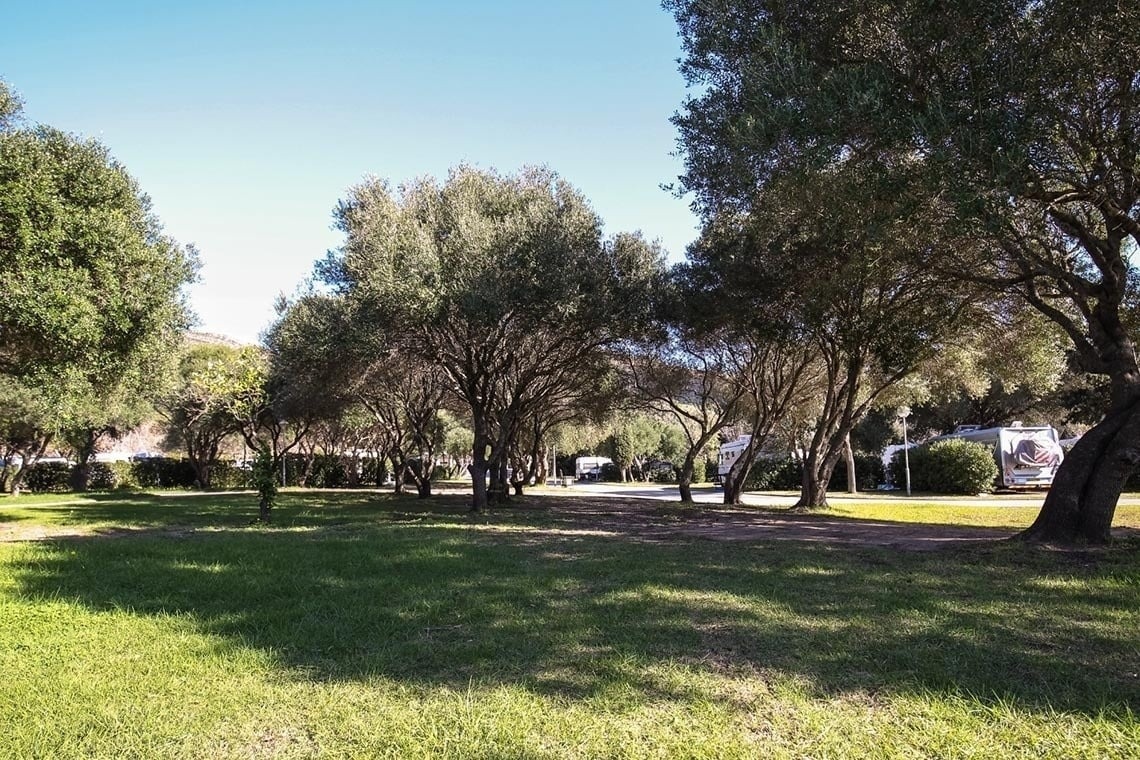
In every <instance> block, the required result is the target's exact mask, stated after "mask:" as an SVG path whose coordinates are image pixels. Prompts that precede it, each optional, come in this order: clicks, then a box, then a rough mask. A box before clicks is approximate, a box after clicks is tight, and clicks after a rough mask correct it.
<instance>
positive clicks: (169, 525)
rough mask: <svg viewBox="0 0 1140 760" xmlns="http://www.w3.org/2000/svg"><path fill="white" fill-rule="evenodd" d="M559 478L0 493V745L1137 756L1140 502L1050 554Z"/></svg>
mask: <svg viewBox="0 0 1140 760" xmlns="http://www.w3.org/2000/svg"><path fill="white" fill-rule="evenodd" d="M564 490H565V491H566V492H569V493H566V494H564V493H563V492H562V491H559V490H555V489H550V490H549V491H548V492H547V494H546V495H542V496H534V497H528V498H526V499H524V500H522V501H519V502H516V503H515V504H514V505H512V506H511V507H509V508H505V509H498V510H495V511H493V512H491V513H490V514H485V515H478V516H472V515H469V514H467V512H466V500H465V498H464V497H463V496H462V495H460V494H444V495H441V496H439V497H437V498H434V499H432V500H430V501H427V502H420V501H417V500H415V499H414V498H394V497H392V496H390V495H387V494H376V493H372V492H347V493H346V492H338V493H332V492H303V491H291V492H286V493H285V494H284V496H283V501H282V505H281V507H280V509H279V510H278V511H277V514H276V519H275V523H274V524H273V525H272V526H269V527H264V526H258V525H251V524H250V520H251V518H252V517H253V516H254V515H255V514H256V507H255V497H254V496H253V495H251V494H124V495H107V496H82V497H59V496H56V497H48V496H44V497H21V498H19V499H10V500H0V683H2V684H3V689H2V690H0V722H2V723H3V725H5V726H6V730H5V732H3V733H2V734H0V755H3V756H14V757H15V756H20V757H35V756H41V757H49V756H50V757H91V756H109V755H115V756H119V757H152V756H189V757H216V756H222V757H310V756H330V757H334V756H335V757H341V756H353V755H357V756H392V757H405V756H421V757H427V756H444V757H445V756H454V757H471V756H486V757H502V756H513V757H542V756H550V757H567V756H580V757H604V756H622V757H660V756H690V757H691V756H697V757H700V756H706V757H732V756H738V757H754V756H772V757H800V756H804V755H814V756H818V757H846V756H853V755H867V754H874V755H877V756H882V757H914V756H939V757H946V756H974V755H983V754H984V755H991V756H1002V757H1006V756H1009V757H1017V756H1025V757H1029V756H1032V757H1040V756H1046V757H1048V756H1054V757H1074V756H1077V757H1079V756H1087V757H1094V756H1095V757H1112V756H1117V757H1127V756H1134V753H1135V747H1136V746H1140V724H1138V722H1137V720H1136V714H1137V708H1138V706H1140V638H1138V635H1137V630H1140V539H1138V538H1137V537H1136V536H1135V534H1134V532H1133V531H1135V529H1137V528H1140V507H1136V506H1132V505H1125V506H1122V507H1121V509H1120V510H1119V512H1118V521H1117V523H1118V525H1119V526H1121V527H1122V528H1123V530H1122V531H1121V540H1120V541H1119V542H1118V545H1116V546H1115V547H1113V548H1110V549H1106V550H1097V551H1081V552H1072V551H1066V552H1060V551H1041V550H1036V549H1030V548H1027V547H1022V546H1018V545H1016V544H1011V543H1009V542H1003V541H995V540H994V539H995V538H1001V537H1004V536H1007V535H1010V534H1011V533H1012V532H1014V531H1015V530H1016V529H1017V528H1018V527H1019V526H1021V525H1023V524H1025V519H1024V517H1023V512H1024V513H1028V514H1029V519H1032V512H1033V509H1032V507H1023V506H1009V507H981V506H974V505H971V504H969V503H968V502H965V503H964V502H959V501H953V502H924V501H921V500H919V501H911V502H905V501H893V500H891V499H882V498H877V499H860V500H846V499H844V500H836V501H835V502H834V503H833V509H832V510H831V511H829V512H828V513H826V514H822V515H812V516H809V517H808V518H792V517H791V516H790V515H787V514H784V513H782V512H781V511H778V510H763V509H758V508H724V507H719V506H718V507H696V508H688V509H683V508H681V507H680V506H679V505H674V504H667V503H662V502H660V501H653V500H641V499H633V498H629V496H627V497H626V498H614V497H613V496H604V495H601V494H595V493H590V492H589V491H588V490H579V489H574V488H570V489H564ZM575 492H577V493H575ZM860 536H862V537H861V538H860ZM915 549H922V551H915Z"/></svg>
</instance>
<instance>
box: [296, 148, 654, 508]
mask: <svg viewBox="0 0 1140 760" xmlns="http://www.w3.org/2000/svg"><path fill="white" fill-rule="evenodd" d="M335 216H336V221H337V226H338V228H339V229H340V230H341V232H343V233H344V235H345V241H344V244H343V245H342V246H341V247H340V249H338V250H337V251H334V252H332V253H330V255H329V257H328V258H327V259H326V260H325V261H324V262H323V263H322V264H321V265H319V267H318V273H319V275H320V276H321V278H322V279H323V280H324V282H325V283H326V284H327V285H329V286H331V288H332V289H333V291H334V292H335V293H337V294H339V295H341V296H343V297H344V298H346V299H347V300H348V301H349V302H351V303H352V304H353V307H352V312H353V314H354V319H356V320H358V324H359V325H362V326H366V325H373V326H375V329H376V330H377V331H378V332H380V333H382V334H383V335H385V336H388V337H390V339H391V341H392V342H393V345H395V346H398V347H399V348H400V350H403V351H408V352H411V353H414V354H416V355H418V356H420V357H422V358H423V359H424V360H425V361H428V362H432V363H434V364H435V365H436V366H437V367H438V368H439V372H440V373H441V374H442V376H443V377H444V378H446V379H447V381H448V384H449V392H450V393H451V394H453V395H454V397H455V398H456V399H458V400H459V401H460V402H461V403H462V404H463V406H464V407H465V408H466V409H467V410H468V414H469V415H470V421H471V427H472V430H473V432H474V441H473V446H472V451H471V463H470V465H469V467H468V471H469V472H470V474H471V478H472V486H473V491H474V497H473V502H472V506H473V508H474V509H476V510H481V509H484V508H485V507H486V506H487V504H488V502H489V496H490V497H492V498H495V499H498V498H506V497H507V493H506V483H507V467H508V455H509V450H510V447H511V444H512V437H513V436H516V435H517V434H518V433H519V426H520V425H522V424H525V422H526V420H528V419H529V418H531V417H532V416H533V415H535V414H537V413H540V412H541V411H542V410H543V409H544V408H547V407H548V406H549V405H551V404H552V403H553V401H554V400H555V399H557V398H559V397H561V396H564V395H565V394H568V393H571V392H574V391H575V390H576V389H579V388H581V387H583V386H584V385H586V384H587V383H588V380H589V379H590V378H592V377H594V376H595V375H596V373H597V365H598V364H599V363H604V362H606V361H608V359H607V357H606V355H605V354H604V353H603V349H604V348H606V347H607V346H609V345H612V344H613V343H614V342H615V341H616V340H618V339H619V337H621V336H622V335H623V333H624V331H625V330H626V329H627V328H626V326H627V324H628V323H629V322H630V320H633V319H637V318H638V317H639V315H640V313H641V311H642V310H643V309H644V304H645V302H646V296H645V291H646V288H647V286H648V285H649V283H651V282H652V280H653V278H654V277H655V276H656V273H657V271H658V258H659V256H658V253H657V251H656V250H655V248H654V247H652V246H650V245H648V244H646V243H645V242H643V241H642V240H641V239H640V238H639V237H637V236H633V235H619V236H617V237H615V238H613V239H610V240H603V238H602V235H601V221H600V219H599V218H598V216H597V214H596V213H594V211H593V209H591V208H590V206H589V204H588V203H587V202H586V200H585V199H584V198H583V197H582V195H581V194H580V193H579V192H578V191H577V190H575V189H574V188H573V187H571V186H570V185H569V184H568V183H567V182H565V181H564V180H562V179H560V178H559V177H558V176H557V175H555V174H554V173H553V172H551V171H548V170H545V169H527V170H524V171H522V172H520V173H519V174H516V175H500V174H497V173H495V172H489V171H480V170H477V169H474V168H471V167H466V166H463V167H459V168H457V169H455V170H453V171H452V172H451V173H450V175H449V176H448V178H447V180H446V181H444V182H438V181H436V180H434V179H420V180H415V181H413V182H410V183H408V184H406V185H403V186H401V187H399V188H393V187H392V186H391V185H389V184H388V183H387V182H384V181H381V180H376V179H371V180H368V181H366V182H364V183H363V184H361V185H359V186H357V187H355V188H353V189H352V190H351V191H350V193H349V196H348V198H347V199H345V200H344V201H342V202H341V203H340V204H339V206H338V207H337V209H336V214H335ZM586 387H588V385H586ZM488 477H489V480H490V485H489V490H490V492H488Z"/></svg>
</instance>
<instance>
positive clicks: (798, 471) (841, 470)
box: [744, 453, 886, 491]
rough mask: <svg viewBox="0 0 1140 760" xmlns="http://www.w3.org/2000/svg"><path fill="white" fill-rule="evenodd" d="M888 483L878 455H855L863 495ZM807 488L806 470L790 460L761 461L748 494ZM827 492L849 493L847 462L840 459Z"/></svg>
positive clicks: (750, 479)
mask: <svg viewBox="0 0 1140 760" xmlns="http://www.w3.org/2000/svg"><path fill="white" fill-rule="evenodd" d="M885 480H886V468H884V467H883V460H882V459H881V458H879V457H878V456H876V455H874V454H859V453H857V454H855V484H856V486H857V487H858V488H859V490H861V491H873V490H875V489H876V488H878V487H879V484H880V483H883V482H884V481H885ZM801 485H803V466H802V465H801V464H800V461H799V460H797V459H793V458H792V457H790V456H787V457H781V458H779V459H759V460H757V461H756V463H755V464H753V465H752V471H751V472H749V473H748V481H747V482H746V483H745V485H744V488H745V490H747V491H798V490H799V489H800V486H801ZM827 490H829V491H846V490H847V460H846V459H844V458H843V457H840V459H839V462H838V463H837V464H836V465H835V469H834V470H832V471H831V480H830V481H828V484H827Z"/></svg>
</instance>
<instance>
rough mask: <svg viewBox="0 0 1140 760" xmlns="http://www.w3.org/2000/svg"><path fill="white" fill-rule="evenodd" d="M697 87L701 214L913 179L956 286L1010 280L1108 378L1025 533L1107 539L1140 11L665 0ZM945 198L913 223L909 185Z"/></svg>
mask: <svg viewBox="0 0 1140 760" xmlns="http://www.w3.org/2000/svg"><path fill="white" fill-rule="evenodd" d="M665 5H666V7H667V8H669V9H670V10H672V11H673V12H674V14H675V16H676V18H677V21H678V23H679V25H680V28H681V33H682V39H683V43H684V46H685V53H686V55H685V59H684V61H683V63H682V72H683V73H684V75H685V76H686V78H687V80H688V81H689V82H690V84H692V85H694V86H695V87H696V88H697V94H695V95H694V96H693V97H691V98H690V99H689V100H688V101H687V102H686V103H685V104H684V105H683V107H682V109H681V111H680V112H679V113H678V114H677V115H676V117H675V123H676V124H677V126H678V128H679V130H680V143H681V147H682V151H683V153H684V157H685V162H686V163H685V166H686V170H685V174H684V176H683V177H682V178H681V185H680V189H681V190H683V191H687V192H691V193H692V194H693V197H694V198H695V203H696V206H697V208H698V209H700V210H701V212H702V213H703V214H704V215H705V216H706V217H708V218H713V217H715V216H717V215H719V214H723V213H725V212H726V211H735V212H740V213H750V212H751V211H753V210H754V209H755V208H756V205H757V203H761V202H763V201H762V200H761V199H760V198H759V195H760V194H762V193H763V192H764V191H766V190H767V189H768V188H770V187H771V186H772V184H773V183H781V182H788V181H795V180H796V178H803V177H817V178H818V177H822V176H826V175H827V173H828V172H831V171H834V169H835V168H836V167H840V166H842V167H883V166H886V167H890V169H891V171H892V173H893V174H895V175H897V176H902V177H904V178H905V188H906V191H907V192H906V193H902V194H900V198H901V199H902V201H903V203H902V204H901V205H900V207H899V208H898V209H897V213H896V215H897V217H898V218H899V219H900V220H903V221H910V222H911V223H912V224H913V226H914V227H915V228H916V229H917V230H918V231H919V232H921V233H922V234H925V235H926V236H927V237H928V238H930V239H932V240H942V241H951V240H969V241H972V242H973V243H974V244H972V245H965V246H946V247H944V249H943V250H942V251H941V252H940V253H939V255H938V256H937V257H934V258H931V259H929V261H928V264H929V265H930V266H931V268H932V269H934V270H935V271H936V272H938V273H939V275H940V276H941V277H943V278H944V279H945V281H946V282H952V281H969V282H973V283H977V284H980V285H984V286H986V287H989V288H992V289H994V290H995V291H998V292H1001V293H1008V294H1015V295H1016V296H1017V297H1018V298H1019V299H1020V300H1021V303H1022V304H1023V307H1028V308H1033V309H1036V310H1037V311H1039V312H1040V313H1041V314H1043V315H1045V316H1046V317H1048V318H1049V319H1050V320H1052V321H1054V322H1055V323H1056V324H1057V325H1059V326H1060V328H1061V329H1062V330H1063V331H1064V332H1065V334H1066V335H1067V336H1068V339H1069V341H1070V346H1071V349H1072V350H1073V352H1074V354H1075V355H1076V356H1077V357H1078V358H1079V361H1080V362H1081V365H1082V367H1083V369H1085V370H1086V371H1089V372H1094V373H1100V374H1104V375H1106V376H1107V377H1108V378H1110V380H1111V383H1112V387H1113V389H1114V392H1113V397H1112V399H1111V400H1110V401H1109V404H1108V406H1107V407H1106V409H1105V410H1104V411H1105V418H1104V421H1103V422H1102V424H1101V425H1098V426H1097V427H1096V428H1094V430H1093V431H1090V433H1089V434H1088V435H1086V436H1085V437H1084V438H1083V439H1082V442H1081V443H1080V444H1078V446H1077V448H1076V449H1074V451H1073V452H1072V455H1071V456H1070V457H1069V459H1068V460H1067V461H1066V464H1065V465H1063V467H1062V470H1061V472H1060V473H1059V474H1058V478H1057V479H1056V480H1055V481H1054V487H1053V490H1052V491H1051V493H1050V495H1049V498H1048V500H1047V503H1046V506H1045V508H1044V510H1043V512H1042V519H1041V520H1039V521H1038V524H1037V525H1035V526H1034V528H1033V529H1032V530H1031V531H1030V533H1031V535H1032V537H1034V538H1038V539H1059V540H1075V539H1085V540H1091V541H1105V540H1107V538H1108V529H1109V526H1110V525H1111V517H1112V512H1113V509H1114V507H1115V502H1116V499H1117V497H1118V496H1119V492H1120V488H1121V486H1122V484H1123V481H1124V478H1125V477H1126V476H1127V475H1128V473H1130V472H1131V470H1132V469H1133V468H1134V466H1135V464H1136V462H1137V461H1140V371H1138V369H1137V361H1136V355H1135V347H1134V344H1133V338H1132V331H1131V325H1132V324H1134V317H1133V316H1132V315H1133V312H1134V305H1135V303H1136V277H1135V274H1134V269H1133V267H1132V265H1131V262H1130V257H1131V256H1132V255H1133V254H1134V253H1135V252H1136V248H1137V244H1138V243H1140V182H1138V181H1137V180H1138V178H1140V153H1138V146H1140V108H1138V106H1140V37H1138V36H1137V35H1136V33H1135V29H1136V28H1137V23H1138V22H1140V6H1137V5H1136V4H1135V3H1102V2H1096V1H1095V0H1046V1H1045V2H1040V1H1039V0H1002V1H1001V2H982V1H981V0H971V1H970V2H962V3H954V4H951V5H943V6H939V7H938V8H937V9H936V10H934V9H932V8H931V6H930V4H929V3H925V2H919V1H918V0H909V1H906V2H900V3H889V4H885V3H881V2H878V1H877V0H859V1H858V2H854V3H846V4H844V5H843V6H842V7H836V6H835V4H833V3H826V2H820V1H819V0H742V1H740V2H735V1H734V2H727V1H714V2H704V1H703V0H668V1H667V2H666V3H665ZM922 196H925V197H926V198H928V199H930V200H929V201H927V202H926V205H927V206H928V207H929V208H932V209H934V210H936V211H937V213H936V214H934V215H927V216H924V217H922V218H919V219H912V218H911V216H910V211H909V209H908V207H907V205H906V204H908V203H909V202H910V199H911V198H914V197H922Z"/></svg>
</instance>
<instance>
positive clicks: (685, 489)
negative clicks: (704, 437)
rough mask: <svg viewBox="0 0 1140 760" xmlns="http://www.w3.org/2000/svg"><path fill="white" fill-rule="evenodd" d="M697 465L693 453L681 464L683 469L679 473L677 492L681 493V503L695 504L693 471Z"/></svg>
mask: <svg viewBox="0 0 1140 760" xmlns="http://www.w3.org/2000/svg"><path fill="white" fill-rule="evenodd" d="M695 465H696V460H695V458H694V456H693V454H692V451H690V452H689V454H688V455H686V456H685V461H684V462H682V463H681V469H680V470H679V471H678V472H677V490H678V491H680V492H681V503H682V504H692V503H693V469H694V467H695Z"/></svg>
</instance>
